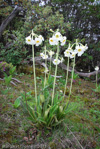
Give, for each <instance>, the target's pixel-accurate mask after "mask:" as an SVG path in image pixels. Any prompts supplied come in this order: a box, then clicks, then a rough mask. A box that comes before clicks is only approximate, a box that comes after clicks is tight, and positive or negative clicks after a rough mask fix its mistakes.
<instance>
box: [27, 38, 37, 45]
mask: <svg viewBox="0 0 100 149" xmlns="http://www.w3.org/2000/svg"><path fill="white" fill-rule="evenodd" d="M25 39H26V43H27V44H30V45H34V44H35V41H34V40H33V39H32V38H31V37H30V36H28V37H26V38H25Z"/></svg>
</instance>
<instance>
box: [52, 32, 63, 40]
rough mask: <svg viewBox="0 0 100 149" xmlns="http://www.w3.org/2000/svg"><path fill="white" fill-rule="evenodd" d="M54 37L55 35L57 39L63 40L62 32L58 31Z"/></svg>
mask: <svg viewBox="0 0 100 149" xmlns="http://www.w3.org/2000/svg"><path fill="white" fill-rule="evenodd" d="M53 37H55V38H56V40H57V41H61V38H62V35H61V33H60V32H56V33H55V35H53Z"/></svg>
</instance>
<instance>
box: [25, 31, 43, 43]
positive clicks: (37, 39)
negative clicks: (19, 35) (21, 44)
mask: <svg viewBox="0 0 100 149" xmlns="http://www.w3.org/2000/svg"><path fill="white" fill-rule="evenodd" d="M33 35H34V36H35V35H36V34H33ZM42 41H44V38H43V36H42V35H39V36H36V37H35V39H32V37H31V35H30V36H28V37H26V43H27V44H30V45H36V46H39V45H40V44H41V43H42Z"/></svg>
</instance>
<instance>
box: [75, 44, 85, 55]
mask: <svg viewBox="0 0 100 149" xmlns="http://www.w3.org/2000/svg"><path fill="white" fill-rule="evenodd" d="M75 52H76V53H77V55H78V56H81V55H82V54H83V53H84V46H81V45H78V46H76V48H75Z"/></svg>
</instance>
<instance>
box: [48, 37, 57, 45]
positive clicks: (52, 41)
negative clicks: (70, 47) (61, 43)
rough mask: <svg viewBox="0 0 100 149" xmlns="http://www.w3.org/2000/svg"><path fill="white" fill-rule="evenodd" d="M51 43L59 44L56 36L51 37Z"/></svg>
mask: <svg viewBox="0 0 100 149" xmlns="http://www.w3.org/2000/svg"><path fill="white" fill-rule="evenodd" d="M49 43H50V44H51V45H57V44H58V42H57V40H56V38H54V37H52V38H50V39H49Z"/></svg>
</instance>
